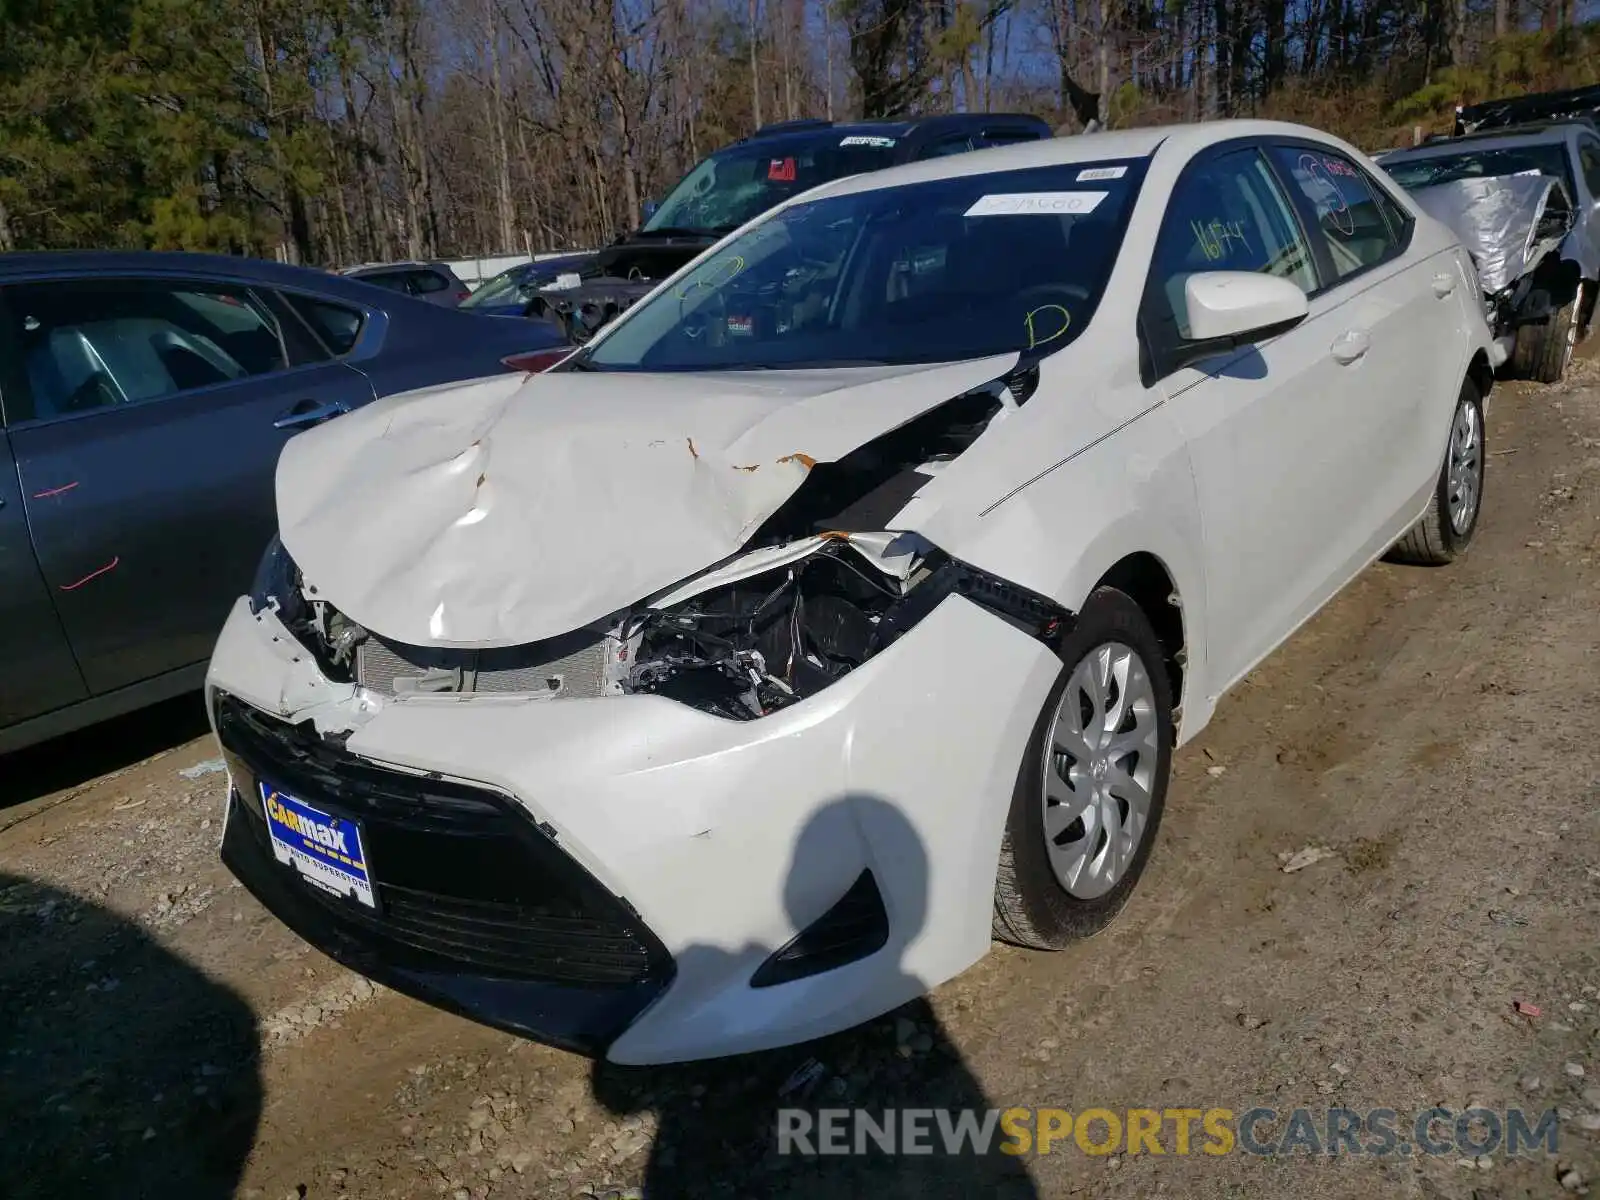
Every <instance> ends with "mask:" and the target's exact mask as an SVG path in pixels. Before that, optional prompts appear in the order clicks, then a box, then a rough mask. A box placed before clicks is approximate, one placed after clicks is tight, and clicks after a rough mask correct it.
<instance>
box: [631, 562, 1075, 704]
mask: <svg viewBox="0 0 1600 1200" xmlns="http://www.w3.org/2000/svg"><path fill="white" fill-rule="evenodd" d="M697 583H698V584H700V585H703V587H700V588H699V590H697ZM952 593H959V594H962V595H965V596H967V597H968V598H969V599H971V600H973V601H974V602H976V603H979V604H981V605H983V606H984V607H986V608H988V609H989V610H990V611H992V612H994V613H995V614H996V615H997V616H1000V617H1001V618H1003V619H1005V620H1007V621H1009V622H1011V623H1012V624H1014V625H1016V626H1017V627H1018V628H1019V629H1022V630H1023V631H1025V632H1027V633H1028V634H1030V635H1031V636H1034V637H1039V638H1042V639H1051V638H1053V637H1054V636H1055V635H1056V634H1057V632H1058V631H1059V629H1060V626H1061V622H1062V620H1063V619H1064V618H1065V617H1066V615H1067V614H1065V613H1064V612H1063V611H1062V610H1061V609H1059V608H1058V607H1057V606H1056V605H1054V604H1053V603H1051V602H1050V601H1049V600H1046V599H1045V598H1044V597H1042V596H1037V595H1035V594H1033V593H1032V592H1029V591H1026V590H1025V589H1022V588H1019V587H1016V586H1015V585H1012V584H1008V583H1005V582H1003V581H1001V580H998V579H995V578H994V577H993V576H990V575H987V574H985V573H983V572H981V571H978V570H976V569H974V568H972V567H969V566H967V565H966V564H964V563H960V562H958V561H956V560H954V559H952V558H950V557H949V556H947V555H946V554H944V553H943V552H942V551H940V550H938V549H937V548H936V547H934V546H932V545H930V544H929V543H927V542H926V541H924V540H923V539H921V538H919V537H917V536H916V535H915V534H894V533H851V534H846V533H827V534H820V535H817V536H815V537H813V538H809V539H805V540H803V541H801V542H798V543H791V544H789V545H784V546H778V547H773V548H771V549H769V550H765V551H758V552H755V553H752V554H749V555H746V556H744V557H743V558H742V559H736V560H734V562H733V563H731V564H728V565H726V566H724V567H723V568H721V569H719V570H716V571H713V572H710V573H708V574H707V575H706V576H702V577H701V578H700V580H699V581H692V582H691V583H689V584H686V585H683V586H681V587H679V588H677V589H675V590H674V591H673V592H671V593H668V594H667V595H665V596H663V597H660V598H658V599H657V600H655V601H654V602H653V604H652V606H651V607H650V608H649V609H648V610H647V611H645V612H643V613H630V614H628V615H627V616H626V617H625V618H624V621H623V624H622V626H621V627H620V628H619V631H618V636H619V639H620V640H621V641H622V643H623V644H624V645H626V646H628V647H629V650H630V652H631V654H632V657H633V664H632V667H631V668H630V670H629V672H628V678H627V682H626V684H625V685H624V690H625V691H627V692H630V693H644V694H649V695H658V696H665V697H668V698H670V699H673V700H677V701H680V702H681V703H684V704H688V705H691V706H692V707H694V708H698V709H701V710H702V711H704V712H708V713H711V714H713V715H715V716H720V717H725V718H728V719H731V720H751V719H753V718H755V717H762V716H766V715H768V714H770V713H773V712H777V711H780V710H781V709H784V708H787V707H788V706H789V705H791V704H794V703H797V702H798V701H800V700H803V699H805V698H806V697H807V696H811V695H814V694H816V693H817V692H819V691H821V690H822V689H823V688H825V687H827V686H828V685H829V684H830V683H833V682H834V681H835V680H838V679H840V678H843V677H844V676H845V675H847V674H849V673H850V672H851V671H852V670H854V669H855V668H856V667H859V666H860V665H861V664H862V663H864V662H866V661H867V660H868V659H869V658H872V657H873V656H874V655H876V654H878V653H879V652H880V651H882V650H883V649H885V648H886V647H888V646H889V645H891V644H893V643H894V641H896V640H897V639H898V638H900V637H901V636H903V635H904V634H905V633H907V632H908V631H909V630H910V629H912V628H913V627H914V626H915V625H916V624H917V623H918V622H919V621H921V620H922V618H923V617H925V616H926V615H927V614H928V613H930V612H932V611H933V610H934V609H935V608H936V607H938V605H939V603H940V602H941V601H943V600H944V599H945V597H947V596H949V595H951V594H952Z"/></svg>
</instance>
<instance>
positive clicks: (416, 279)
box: [411, 271, 450, 296]
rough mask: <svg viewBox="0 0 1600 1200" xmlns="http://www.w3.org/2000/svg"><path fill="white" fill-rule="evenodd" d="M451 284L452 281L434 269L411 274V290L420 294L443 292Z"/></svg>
mask: <svg viewBox="0 0 1600 1200" xmlns="http://www.w3.org/2000/svg"><path fill="white" fill-rule="evenodd" d="M449 286H450V281H449V280H447V279H446V278H445V277H444V276H443V275H440V274H438V273H437V272H434V271H416V272H414V273H413V274H412V276H411V290H412V291H414V292H415V293H416V294H417V295H419V296H426V295H428V293H430V292H442V291H444V290H445V288H447V287H449Z"/></svg>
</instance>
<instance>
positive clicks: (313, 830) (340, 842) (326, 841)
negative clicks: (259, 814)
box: [267, 795, 350, 862]
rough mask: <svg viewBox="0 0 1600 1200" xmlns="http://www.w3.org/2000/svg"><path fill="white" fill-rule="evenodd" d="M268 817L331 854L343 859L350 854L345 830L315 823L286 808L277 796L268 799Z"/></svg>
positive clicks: (346, 859)
mask: <svg viewBox="0 0 1600 1200" xmlns="http://www.w3.org/2000/svg"><path fill="white" fill-rule="evenodd" d="M267 816H269V817H271V818H272V819H273V820H274V821H276V822H277V823H278V824H279V825H282V826H283V827H284V828H286V829H292V830H294V831H295V832H296V833H298V834H299V835H300V836H301V837H303V838H305V839H306V841H308V842H313V843H315V844H316V845H318V846H321V847H323V848H324V849H325V850H327V851H328V852H329V853H332V854H337V855H339V856H340V857H342V858H344V857H345V856H347V855H348V854H349V853H350V847H349V845H347V844H346V842H345V836H344V830H342V829H339V828H337V827H336V826H333V825H324V824H323V823H322V822H321V821H314V820H312V819H311V818H310V817H307V816H302V815H301V814H300V813H297V812H295V811H293V810H292V809H289V808H286V807H285V806H284V805H283V804H282V803H281V802H280V801H279V800H278V797H277V796H276V795H271V796H268V797H267ZM345 861H347V862H348V861H349V859H348V858H345Z"/></svg>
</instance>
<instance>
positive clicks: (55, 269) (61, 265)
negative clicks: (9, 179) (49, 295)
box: [0, 250, 338, 287]
mask: <svg viewBox="0 0 1600 1200" xmlns="http://www.w3.org/2000/svg"><path fill="white" fill-rule="evenodd" d="M144 271H154V272H156V273H158V274H174V273H181V272H184V271H195V272H200V273H203V274H208V275H232V276H235V277H245V278H252V279H257V280H259V281H261V282H262V283H264V284H277V285H280V286H284V287H292V286H299V287H320V286H322V285H324V284H326V283H328V282H329V281H330V280H337V279H338V274H337V273H335V272H332V271H324V270H320V269H319V268H316V267H296V266H290V265H289V264H287V263H280V262H273V261H272V260H271V259H265V258H248V257H245V256H244V255H233V254H191V253H187V252H183V251H170V250H18V251H13V252H11V253H7V254H0V279H5V278H8V277H16V276H23V275H28V276H33V275H57V274H59V275H82V274H88V273H97V274H99V273H105V272H118V273H120V272H130V273H137V272H144Z"/></svg>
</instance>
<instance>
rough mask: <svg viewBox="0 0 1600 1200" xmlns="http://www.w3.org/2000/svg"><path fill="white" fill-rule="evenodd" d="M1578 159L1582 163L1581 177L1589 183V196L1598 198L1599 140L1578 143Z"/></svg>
mask: <svg viewBox="0 0 1600 1200" xmlns="http://www.w3.org/2000/svg"><path fill="white" fill-rule="evenodd" d="M1578 161H1579V162H1580V163H1582V164H1583V178H1584V182H1585V183H1587V184H1588V185H1589V198H1590V199H1591V200H1600V142H1581V143H1579V145H1578Z"/></svg>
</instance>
